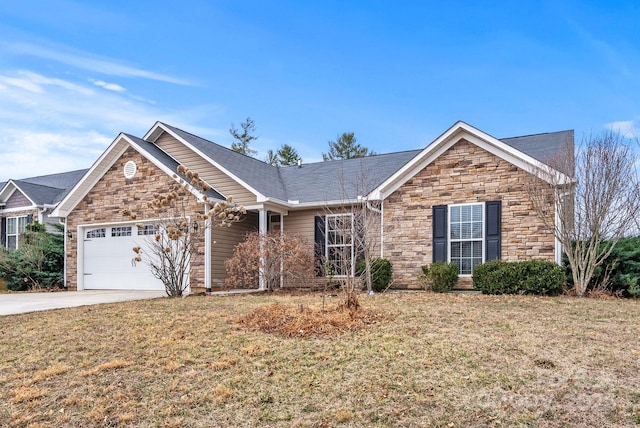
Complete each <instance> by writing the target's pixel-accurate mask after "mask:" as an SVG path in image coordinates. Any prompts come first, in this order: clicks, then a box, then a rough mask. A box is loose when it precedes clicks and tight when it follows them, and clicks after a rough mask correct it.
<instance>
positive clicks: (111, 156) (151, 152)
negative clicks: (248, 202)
mask: <svg viewBox="0 0 640 428" xmlns="http://www.w3.org/2000/svg"><path fill="white" fill-rule="evenodd" d="M129 147H132V148H133V149H134V150H136V151H137V152H138V153H140V154H141V155H142V156H143V157H145V158H146V159H148V160H149V161H151V162H152V163H153V164H154V165H155V166H157V167H158V168H159V169H160V170H162V171H163V172H164V173H165V174H167V175H169V176H170V177H174V175H175V177H177V179H182V180H184V181H186V182H187V183H188V182H189V180H188V179H186V177H184V176H183V175H182V174H180V173H178V172H177V168H178V162H176V161H175V160H174V159H173V158H171V156H169V155H168V154H166V153H165V152H163V151H162V150H161V149H160V148H159V147H157V146H156V145H155V144H152V143H150V142H148V141H144V140H142V139H140V138H138V137H134V136H132V135H128V134H124V133H121V134H120V135H118V137H117V138H116V139H115V140H114V141H113V142H112V143H111V145H110V146H109V147H108V148H107V150H105V152H104V153H103V154H102V155H101V156H100V158H98V160H97V161H96V162H95V163H94V164H93V166H92V167H91V168H90V169H89V170H87V172H86V173H85V174H84V175H83V177H82V178H81V179H80V180H79V181H78V183H77V184H76V185H75V186H74V187H73V189H71V191H69V192H68V194H67V195H66V196H65V198H64V199H62V201H61V202H60V204H58V206H57V207H56V209H55V210H54V211H53V212H52V214H51V215H52V216H54V217H65V216H67V215H68V214H69V212H71V211H72V210H73V209H74V208H75V207H76V205H78V203H80V201H81V200H82V199H83V198H84V197H85V196H86V195H87V193H89V191H90V190H91V189H92V188H93V187H94V186H95V185H96V183H97V182H98V181H99V180H100V179H101V178H102V177H103V176H104V175H105V173H106V172H107V171H108V170H109V168H111V166H112V165H113V164H114V163H115V162H116V161H117V160H118V159H119V158H120V157H121V156H122V155H123V154H124V152H125V151H126V150H127V148H129ZM189 191H191V193H192V194H194V195H195V196H196V197H197V198H199V199H200V198H202V197H203V194H202V193H201V192H199V191H197V190H196V189H194V188H193V187H192V186H189ZM206 195H207V197H209V198H213V199H218V200H220V199H222V196H221V195H220V194H219V193H218V192H216V191H215V190H214V189H210V190H209V191H207V192H206Z"/></svg>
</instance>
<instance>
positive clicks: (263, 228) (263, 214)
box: [258, 208, 267, 290]
mask: <svg viewBox="0 0 640 428" xmlns="http://www.w3.org/2000/svg"><path fill="white" fill-rule="evenodd" d="M258 219H259V228H258V230H259V232H260V236H261V237H263V236H265V235H266V234H267V210H266V209H264V208H260V210H259V211H258ZM264 265H265V260H264V239H260V280H259V285H260V286H259V287H258V289H259V290H266V289H267V283H266V281H265V277H264Z"/></svg>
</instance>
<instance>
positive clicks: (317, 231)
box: [313, 215, 325, 276]
mask: <svg viewBox="0 0 640 428" xmlns="http://www.w3.org/2000/svg"><path fill="white" fill-rule="evenodd" d="M324 235H325V231H324V216H321V215H317V216H315V218H314V229H313V241H314V244H315V245H314V255H315V263H316V275H317V276H323V275H324V243H325V241H324V240H325V237H324Z"/></svg>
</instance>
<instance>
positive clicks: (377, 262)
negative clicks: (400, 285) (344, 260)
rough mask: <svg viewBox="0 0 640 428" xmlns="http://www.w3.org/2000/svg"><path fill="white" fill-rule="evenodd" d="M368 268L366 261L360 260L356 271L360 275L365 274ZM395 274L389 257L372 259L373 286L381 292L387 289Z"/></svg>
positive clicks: (374, 289)
mask: <svg viewBox="0 0 640 428" xmlns="http://www.w3.org/2000/svg"><path fill="white" fill-rule="evenodd" d="M366 269H367V265H366V261H365V260H364V259H363V260H360V261H359V262H358V266H357V267H356V271H357V273H358V275H362V274H364V272H365V271H366ZM392 275H393V265H392V264H391V261H390V260H388V259H381V258H376V259H372V260H371V288H372V289H373V291H377V292H381V291H384V290H386V289H387V286H388V285H389V283H390V282H391V276H392Z"/></svg>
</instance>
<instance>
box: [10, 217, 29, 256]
mask: <svg viewBox="0 0 640 428" xmlns="http://www.w3.org/2000/svg"><path fill="white" fill-rule="evenodd" d="M27 222H28V218H27V216H24V217H8V218H7V241H6V243H5V246H6V247H7V248H9V249H12V250H15V249H17V248H18V245H19V241H20V234H21V233H24V231H25V229H26V226H27Z"/></svg>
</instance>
